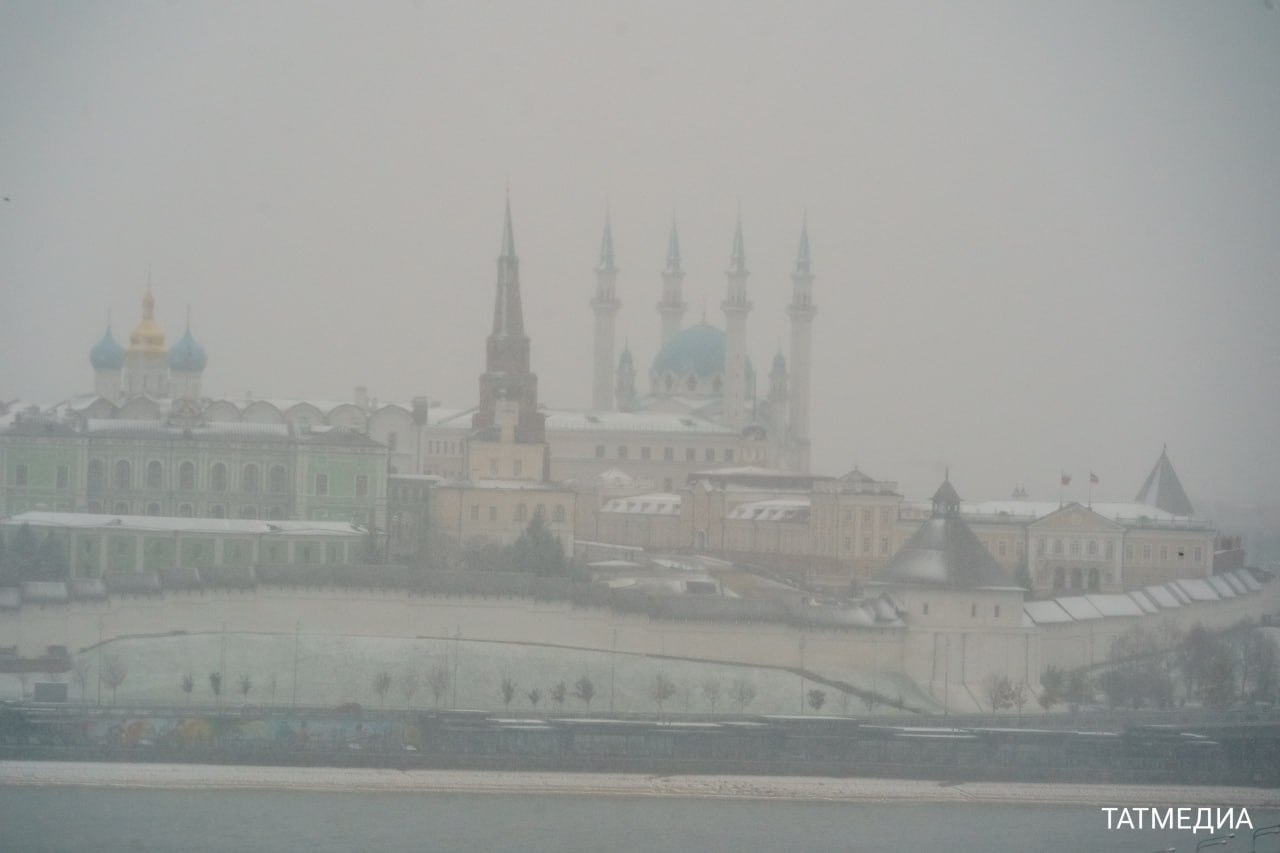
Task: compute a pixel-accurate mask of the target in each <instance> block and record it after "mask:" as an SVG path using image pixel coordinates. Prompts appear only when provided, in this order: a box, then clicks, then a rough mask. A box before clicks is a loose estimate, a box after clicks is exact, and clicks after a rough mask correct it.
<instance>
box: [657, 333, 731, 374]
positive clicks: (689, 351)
mask: <svg viewBox="0 0 1280 853" xmlns="http://www.w3.org/2000/svg"><path fill="white" fill-rule="evenodd" d="M668 371H670V372H671V373H673V374H675V375H676V376H688V375H689V374H693V375H694V376H697V377H699V378H705V377H708V376H715V375H716V374H720V373H724V332H723V331H721V330H720V329H717V328H716V327H715V326H708V325H707V324H706V323H699V324H698V325H696V326H690V327H689V328H687V329H684V330H683V331H681V332H679V333H678V334H677V335H675V336H674V337H673V338H671V340H669V341H667V343H666V345H665V346H663V348H662V349H661V350H660V351H659V352H658V355H657V357H656V358H654V360H653V372H654V373H656V374H658V375H662V374H664V373H667V372H668Z"/></svg>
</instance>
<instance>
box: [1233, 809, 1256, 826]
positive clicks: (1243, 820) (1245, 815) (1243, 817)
mask: <svg viewBox="0 0 1280 853" xmlns="http://www.w3.org/2000/svg"><path fill="white" fill-rule="evenodd" d="M1242 826H1247V827H1249V828H1250V829H1253V820H1252V819H1251V818H1250V817H1249V810H1248V809H1247V808H1245V807H1244V806H1241V807H1240V820H1239V822H1237V823H1236V825H1235V828H1236V829H1239V828H1240V827H1242Z"/></svg>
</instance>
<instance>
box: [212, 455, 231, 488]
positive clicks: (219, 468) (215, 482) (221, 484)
mask: <svg viewBox="0 0 1280 853" xmlns="http://www.w3.org/2000/svg"><path fill="white" fill-rule="evenodd" d="M209 488H210V489H212V490H213V491H215V492H225V491H226V490H227V466H226V465H224V464H222V463H221V462H215V463H213V467H212V468H210V469H209Z"/></svg>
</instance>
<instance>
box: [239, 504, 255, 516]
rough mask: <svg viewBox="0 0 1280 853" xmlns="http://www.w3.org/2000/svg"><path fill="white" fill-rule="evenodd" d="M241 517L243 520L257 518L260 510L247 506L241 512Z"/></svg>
mask: <svg viewBox="0 0 1280 853" xmlns="http://www.w3.org/2000/svg"><path fill="white" fill-rule="evenodd" d="M240 517H241V518H257V517H258V508H257V507H253V506H246V507H244V508H242V509H241V510H240Z"/></svg>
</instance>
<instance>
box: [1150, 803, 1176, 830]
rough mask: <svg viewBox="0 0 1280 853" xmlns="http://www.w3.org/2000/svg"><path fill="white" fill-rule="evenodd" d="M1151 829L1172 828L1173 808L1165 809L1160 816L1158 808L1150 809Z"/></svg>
mask: <svg viewBox="0 0 1280 853" xmlns="http://www.w3.org/2000/svg"><path fill="white" fill-rule="evenodd" d="M1151 828H1152V829H1173V809H1171V808H1170V809H1165V810H1164V817H1163V818H1161V817H1160V810H1159V809H1152V810H1151Z"/></svg>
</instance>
